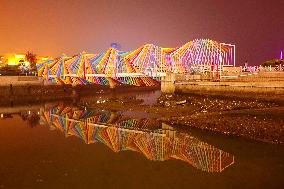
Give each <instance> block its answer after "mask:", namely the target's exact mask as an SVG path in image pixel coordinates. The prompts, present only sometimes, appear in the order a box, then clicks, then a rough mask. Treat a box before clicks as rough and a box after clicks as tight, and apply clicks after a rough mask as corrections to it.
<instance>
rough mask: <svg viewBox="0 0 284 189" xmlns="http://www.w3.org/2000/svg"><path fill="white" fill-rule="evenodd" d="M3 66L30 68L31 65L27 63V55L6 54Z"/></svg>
mask: <svg viewBox="0 0 284 189" xmlns="http://www.w3.org/2000/svg"><path fill="white" fill-rule="evenodd" d="M3 57H4V58H3V62H2V63H3V65H9V66H17V65H22V66H29V65H30V63H29V62H28V61H26V55H25V54H5V55H4V56H3Z"/></svg>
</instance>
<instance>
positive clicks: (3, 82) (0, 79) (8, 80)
mask: <svg viewBox="0 0 284 189" xmlns="http://www.w3.org/2000/svg"><path fill="white" fill-rule="evenodd" d="M10 85H13V86H19V85H44V80H43V79H42V78H40V77H36V76H0V86H10Z"/></svg>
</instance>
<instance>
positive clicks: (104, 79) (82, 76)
mask: <svg viewBox="0 0 284 189" xmlns="http://www.w3.org/2000/svg"><path fill="white" fill-rule="evenodd" d="M223 65H231V66H234V65H235V45H231V44H225V43H219V42H217V41H213V40H209V39H196V40H193V41H190V42H188V43H186V44H185V45H183V46H181V47H178V48H162V47H158V46H156V45H153V44H146V45H143V46H142V47H139V48H138V49H135V50H133V51H129V52H121V51H118V50H117V49H114V48H109V49H108V50H107V51H106V52H105V53H101V54H88V53H85V52H83V53H80V54H78V55H74V56H72V57H66V56H62V57H59V58H56V59H54V60H47V61H46V62H42V63H39V64H38V65H37V70H38V75H39V76H41V77H44V78H45V79H47V80H49V81H50V82H52V83H56V84H100V85H115V84H127V85H135V86H153V85H156V84H157V83H158V82H159V80H160V78H161V77H162V76H165V74H166V73H169V72H171V73H191V72H196V71H198V69H200V67H204V66H205V67H207V68H208V69H209V70H210V71H212V70H218V69H220V67H221V66H223Z"/></svg>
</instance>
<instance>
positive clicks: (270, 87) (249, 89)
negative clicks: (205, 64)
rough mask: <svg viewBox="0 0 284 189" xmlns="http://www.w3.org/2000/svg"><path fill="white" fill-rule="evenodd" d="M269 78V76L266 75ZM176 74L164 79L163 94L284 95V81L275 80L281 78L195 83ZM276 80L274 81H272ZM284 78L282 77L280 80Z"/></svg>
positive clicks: (162, 84)
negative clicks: (227, 93)
mask: <svg viewBox="0 0 284 189" xmlns="http://www.w3.org/2000/svg"><path fill="white" fill-rule="evenodd" d="M264 76H265V77H268V76H267V75H264ZM283 76H284V75H283ZM179 78H181V77H176V76H175V74H169V75H167V76H165V77H163V78H162V81H161V91H162V92H163V93H175V92H179V93H190V92H209V93H210V92H221V93H223V92H238V93H243V92H245V93H262V94H284V80H283V81H282V80H280V81H278V80H275V78H279V77H275V78H274V77H273V75H271V77H268V78H270V80H269V79H266V80H265V79H260V78H259V79H254V80H251V81H238V80H230V81H218V82H216V81H193V80H183V79H179ZM271 78H274V79H271ZM281 78H282V75H281V77H280V79H281Z"/></svg>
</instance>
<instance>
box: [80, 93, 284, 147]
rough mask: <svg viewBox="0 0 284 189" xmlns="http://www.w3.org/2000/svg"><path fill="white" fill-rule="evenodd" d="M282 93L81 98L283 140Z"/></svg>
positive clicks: (181, 123)
mask: <svg viewBox="0 0 284 189" xmlns="http://www.w3.org/2000/svg"><path fill="white" fill-rule="evenodd" d="M282 99H283V98H282V97H280V96H279V97H275V96H273V97H272V96H270V97H267V98H266V97H265V96H259V97H257V96H255V95H254V96H249V95H246V96H240V95H238V96H235V94H232V95H230V94H229V95H223V96H220V95H208V94H206V95H205V94H171V95H168V94H161V96H160V97H159V98H157V99H156V103H153V104H145V103H144V102H143V100H141V99H137V98H135V97H133V96H131V95H128V96H123V95H122V96H120V97H116V98H114V97H113V96H112V97H107V96H102V97H100V98H94V99H93V100H92V99H88V101H84V100H83V101H81V103H82V104H85V105H86V106H90V107H93V108H102V109H108V110H116V111H123V110H124V111H125V110H128V111H134V112H147V113H151V114H152V115H155V116H156V117H157V119H158V120H160V121H162V122H165V123H169V124H171V125H175V127H179V128H182V129H187V128H199V129H203V130H210V131H213V132H217V133H222V134H226V135H229V136H240V137H245V138H249V139H253V140H257V141H265V142H270V143H277V144H284V101H283V100H282Z"/></svg>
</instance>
